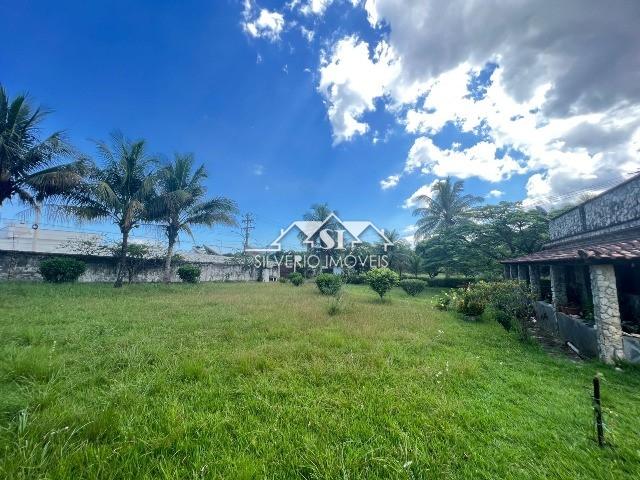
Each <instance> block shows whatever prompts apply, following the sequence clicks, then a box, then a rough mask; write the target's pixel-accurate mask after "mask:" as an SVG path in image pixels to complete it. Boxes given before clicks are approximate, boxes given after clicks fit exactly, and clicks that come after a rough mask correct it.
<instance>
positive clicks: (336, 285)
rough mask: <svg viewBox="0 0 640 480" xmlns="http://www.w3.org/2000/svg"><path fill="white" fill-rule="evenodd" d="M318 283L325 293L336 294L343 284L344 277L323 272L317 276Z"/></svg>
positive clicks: (321, 290)
mask: <svg viewBox="0 0 640 480" xmlns="http://www.w3.org/2000/svg"><path fill="white" fill-rule="evenodd" d="M316 285H317V286H318V290H320V293H322V294H323V295H335V294H337V293H338V292H339V291H340V287H341V286H342V277H341V276H340V275H333V274H331V273H321V274H320V275H318V276H317V277H316Z"/></svg>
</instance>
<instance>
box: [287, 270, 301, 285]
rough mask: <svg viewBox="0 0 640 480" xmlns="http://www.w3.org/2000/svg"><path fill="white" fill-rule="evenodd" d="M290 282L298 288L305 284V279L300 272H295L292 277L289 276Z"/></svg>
mask: <svg viewBox="0 0 640 480" xmlns="http://www.w3.org/2000/svg"><path fill="white" fill-rule="evenodd" d="M289 281H290V282H291V283H293V284H294V285H295V286H296V287H299V286H300V285H302V284H303V283H304V277H303V276H302V274H301V273H300V272H293V273H292V274H291V275H289Z"/></svg>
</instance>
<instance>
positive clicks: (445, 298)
mask: <svg viewBox="0 0 640 480" xmlns="http://www.w3.org/2000/svg"><path fill="white" fill-rule="evenodd" d="M457 301H458V296H457V294H456V291H455V290H451V291H449V292H442V293H441V294H440V295H438V296H437V297H436V302H435V306H436V308H437V309H438V310H449V309H450V308H451V307H452V305H456V304H457Z"/></svg>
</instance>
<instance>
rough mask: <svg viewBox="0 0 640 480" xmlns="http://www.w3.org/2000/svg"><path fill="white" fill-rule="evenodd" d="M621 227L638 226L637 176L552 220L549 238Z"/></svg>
mask: <svg viewBox="0 0 640 480" xmlns="http://www.w3.org/2000/svg"><path fill="white" fill-rule="evenodd" d="M627 223H628V224H629V225H627ZM622 224H624V225H625V227H627V228H630V227H636V226H638V225H639V224H640V176H636V177H633V178H632V179H630V180H628V181H626V182H624V183H621V184H620V185H618V186H617V187H614V188H612V189H611V190H609V191H607V192H605V193H603V194H602V195H599V196H597V197H595V198H593V199H591V200H588V201H586V202H585V203H583V204H582V205H580V206H578V207H576V208H574V209H572V210H569V211H568V212H566V213H564V214H563V215H560V216H559V217H558V218H555V219H554V220H551V222H550V224H549V235H550V237H551V240H552V241H556V240H560V239H563V238H568V237H572V236H574V235H580V234H584V233H587V232H596V231H598V233H604V232H600V231H601V230H603V229H611V231H613V230H614V228H613V227H615V226H616V225H622ZM605 231H609V230H605Z"/></svg>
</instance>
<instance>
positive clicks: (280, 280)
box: [278, 277, 288, 283]
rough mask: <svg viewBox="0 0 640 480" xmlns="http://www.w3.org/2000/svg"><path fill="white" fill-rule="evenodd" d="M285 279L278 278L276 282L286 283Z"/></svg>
mask: <svg viewBox="0 0 640 480" xmlns="http://www.w3.org/2000/svg"><path fill="white" fill-rule="evenodd" d="M287 281H288V280H287V277H278V282H280V283H287Z"/></svg>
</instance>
